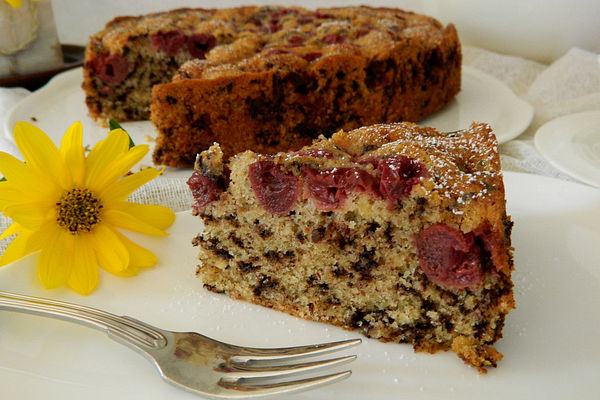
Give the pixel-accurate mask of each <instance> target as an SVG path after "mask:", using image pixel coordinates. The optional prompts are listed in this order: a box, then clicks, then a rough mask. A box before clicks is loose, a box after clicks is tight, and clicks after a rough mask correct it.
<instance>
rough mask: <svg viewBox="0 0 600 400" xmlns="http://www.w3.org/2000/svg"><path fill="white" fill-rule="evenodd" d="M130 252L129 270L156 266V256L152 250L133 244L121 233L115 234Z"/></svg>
mask: <svg viewBox="0 0 600 400" xmlns="http://www.w3.org/2000/svg"><path fill="white" fill-rule="evenodd" d="M115 233H116V234H117V236H119V238H120V239H121V242H122V243H123V244H124V245H125V247H126V248H127V251H128V252H129V268H136V269H139V268H148V267H153V266H154V265H156V261H157V259H156V255H154V253H153V252H151V251H150V250H148V249H146V248H144V247H142V246H140V245H139V244H137V243H135V242H132V241H131V240H129V239H128V238H127V237H125V235H123V234H122V233H120V232H115Z"/></svg>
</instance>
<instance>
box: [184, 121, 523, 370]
mask: <svg viewBox="0 0 600 400" xmlns="http://www.w3.org/2000/svg"><path fill="white" fill-rule="evenodd" d="M218 160H222V153H220V152H219V146H218V145H215V146H213V147H212V148H211V151H210V152H207V153H203V154H202V157H201V158H200V159H199V164H198V171H196V172H195V173H194V175H193V176H192V178H190V182H189V185H190V188H191V189H192V192H193V194H194V196H195V198H196V200H197V203H196V204H195V206H194V209H195V212H196V214H197V215H198V216H199V217H200V218H201V219H202V221H203V224H204V228H203V229H202V230H201V232H200V233H199V235H198V236H197V237H196V238H195V239H194V244H195V245H197V246H199V247H201V249H202V251H201V253H200V260H201V265H200V266H199V267H198V271H197V274H198V276H199V277H200V278H201V279H202V283H203V285H204V287H206V288H208V289H209V290H212V291H215V292H219V293H226V294H227V295H228V296H231V297H232V298H236V299H241V300H245V301H250V302H253V303H256V304H260V305H263V306H266V307H270V308H274V309H277V310H280V311H284V312H287V313H290V314H292V315H295V316H298V317H301V318H307V319H312V320H316V321H321V322H326V323H330V324H334V325H338V326H342V327H344V328H347V329H358V330H360V331H361V332H362V333H364V334H365V335H367V336H369V337H372V338H377V339H379V340H382V341H385V342H398V343H410V344H412V345H413V346H414V348H415V350H416V351H423V352H430V353H434V352H437V351H440V350H452V351H454V352H455V353H456V354H457V355H458V356H459V357H460V358H461V359H462V360H464V362H465V363H467V364H469V365H471V366H474V367H476V368H477V369H478V370H479V371H480V372H482V373H483V372H485V371H486V368H488V367H494V366H496V364H497V362H498V361H499V360H500V358H501V354H500V353H498V352H497V351H496V350H495V349H494V348H493V344H494V343H495V342H496V341H497V340H498V339H499V338H501V337H502V328H503V325H504V318H505V316H506V314H507V313H508V312H509V311H510V310H511V309H513V308H514V298H513V292H512V281H511V272H512V266H513V259H512V248H511V242H510V232H511V228H512V222H511V221H510V218H509V217H508V216H507V215H506V210H505V200H504V185H503V181H502V174H501V172H500V160H499V156H498V151H497V141H496V139H495V136H494V135H493V132H492V130H491V128H490V127H489V126H488V125H486V124H473V125H472V126H471V127H470V128H469V129H466V130H464V131H461V132H454V133H441V132H437V131H436V130H434V129H432V128H421V127H419V126H417V125H414V124H410V123H398V124H379V125H374V126H369V127H362V128H359V129H356V130H353V131H339V132H337V133H335V134H334V135H333V136H332V137H331V138H330V139H325V138H321V139H319V140H316V141H315V142H314V143H313V144H312V145H310V146H307V147H305V148H303V149H300V150H298V151H294V152H287V153H278V154H275V155H261V154H256V153H254V152H251V151H246V152H244V153H240V154H238V155H236V156H235V157H233V159H232V160H231V161H230V162H229V163H227V164H225V165H221V164H220V163H219V161H218ZM206 188H211V189H210V190H209V191H207V190H206Z"/></svg>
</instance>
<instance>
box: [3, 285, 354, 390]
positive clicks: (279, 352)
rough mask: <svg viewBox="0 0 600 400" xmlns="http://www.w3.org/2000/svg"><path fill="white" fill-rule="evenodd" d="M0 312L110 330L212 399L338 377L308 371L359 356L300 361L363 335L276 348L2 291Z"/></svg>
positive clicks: (176, 381)
mask: <svg viewBox="0 0 600 400" xmlns="http://www.w3.org/2000/svg"><path fill="white" fill-rule="evenodd" d="M0 310H9V311H18V312H24V313H30V314H38V315H43V316H47V317H53V318H58V319H63V320H66V321H71V322H76V323H80V324H83V325H87V326H91V327H94V328H97V329H100V330H103V331H106V332H107V333H108V336H109V337H110V338H112V339H115V340H116V341H117V342H119V343H122V344H124V345H127V346H129V347H130V348H132V349H134V350H137V351H138V352H140V353H141V354H142V355H144V356H145V357H146V358H148V359H149V360H150V361H151V362H153V363H154V365H156V367H157V368H158V371H159V373H160V375H161V377H162V378H163V379H165V380H166V381H167V382H169V383H171V384H173V385H176V386H178V387H180V388H182V389H185V390H188V391H190V392H193V393H196V394H198V395H201V396H203V397H206V398H210V399H235V398H256V397H263V396H268V395H276V394H283V393H289V392H295V391H300V390H308V389H312V388H315V387H317V386H321V385H324V384H328V383H333V382H337V381H340V380H342V379H344V378H347V377H349V376H350V374H351V373H352V372H351V371H343V372H338V373H331V374H327V375H317V376H309V375H310V374H313V375H314V373H315V372H317V371H320V370H322V369H325V368H331V367H336V366H339V365H341V364H344V363H347V362H350V361H352V360H354V359H356V356H355V355H352V356H345V357H339V358H333V359H326V360H320V361H306V360H305V361H303V362H297V361H298V360H301V359H304V358H308V357H315V356H321V355H323V354H327V353H331V352H334V351H339V350H344V349H347V348H349V347H352V346H355V345H358V344H360V343H361V340H360V339H351V340H345V341H340V342H332V343H324V344H316V345H309V346H297V347H286V348H274V349H264V348H250V347H241V346H235V345H231V344H227V343H223V342H219V341H217V340H214V339H211V338H208V337H206V336H203V335H200V334H198V333H195V332H170V331H166V330H164V329H159V328H156V327H153V326H151V325H148V324H146V323H144V322H142V321H139V320H136V319H134V318H131V317H127V316H117V315H114V314H111V313H108V312H105V311H101V310H97V309H94V308H90V307H85V306H81V305H76V304H70V303H66V302H62V301H56V300H49V299H41V298H36V297H30V296H24V295H20V294H13V293H8V292H2V291H0ZM298 375H299V376H298ZM302 376H304V377H302ZM296 378H298V379H296Z"/></svg>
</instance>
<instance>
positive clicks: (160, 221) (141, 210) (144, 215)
mask: <svg viewBox="0 0 600 400" xmlns="http://www.w3.org/2000/svg"><path fill="white" fill-rule="evenodd" d="M107 207H108V208H111V209H115V210H119V211H123V212H125V213H127V214H129V215H131V216H133V217H135V218H136V219H138V220H139V221H143V222H144V223H146V224H148V225H151V226H153V227H155V228H158V229H160V230H163V231H164V230H165V229H167V228H168V227H170V226H171V225H173V222H175V213H174V212H173V210H171V209H170V208H168V207H164V206H158V205H154V204H139V203H129V202H125V201H119V202H114V203H107Z"/></svg>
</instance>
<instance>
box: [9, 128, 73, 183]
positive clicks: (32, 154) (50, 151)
mask: <svg viewBox="0 0 600 400" xmlns="http://www.w3.org/2000/svg"><path fill="white" fill-rule="evenodd" d="M13 134H14V138H15V143H16V144H17V147H18V148H19V150H20V151H21V154H22V155H23V159H24V160H25V162H26V163H27V165H29V166H31V167H32V168H34V169H35V170H36V171H35V172H36V173H39V174H42V175H45V176H46V177H50V178H51V179H53V180H54V181H55V182H56V183H57V184H58V185H59V186H60V187H62V188H64V189H65V188H68V187H69V186H70V176H69V171H68V170H67V166H66V165H65V163H64V161H63V159H62V157H60V153H59V151H58V148H57V147H56V145H55V144H54V143H53V142H52V140H51V139H50V138H49V137H48V136H47V135H46V134H45V133H44V132H43V131H42V130H41V129H39V128H37V127H36V126H34V125H31V124H29V123H27V122H23V121H19V122H17V123H16V124H15V128H14V131H13Z"/></svg>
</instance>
